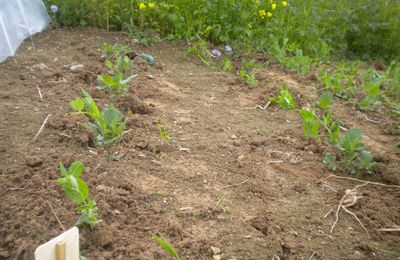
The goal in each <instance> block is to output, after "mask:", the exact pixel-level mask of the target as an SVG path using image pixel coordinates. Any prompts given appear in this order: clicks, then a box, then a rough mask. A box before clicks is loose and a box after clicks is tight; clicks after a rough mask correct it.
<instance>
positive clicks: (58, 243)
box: [35, 227, 79, 260]
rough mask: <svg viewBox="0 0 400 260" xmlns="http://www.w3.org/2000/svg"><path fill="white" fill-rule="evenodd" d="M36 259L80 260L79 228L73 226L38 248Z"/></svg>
mask: <svg viewBox="0 0 400 260" xmlns="http://www.w3.org/2000/svg"><path fill="white" fill-rule="evenodd" d="M35 260H79V229H78V228H77V227H73V228H71V229H70V230H67V231H65V232H64V233H62V234H61V235H59V236H58V237H55V238H53V239H52V240H50V241H48V242H46V243H45V244H43V245H41V246H39V247H38V248H36V250H35Z"/></svg>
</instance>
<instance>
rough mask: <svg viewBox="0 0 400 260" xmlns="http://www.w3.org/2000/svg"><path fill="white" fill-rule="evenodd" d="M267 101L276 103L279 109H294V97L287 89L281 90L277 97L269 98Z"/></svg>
mask: <svg viewBox="0 0 400 260" xmlns="http://www.w3.org/2000/svg"><path fill="white" fill-rule="evenodd" d="M269 101H271V102H274V103H277V104H278V105H279V106H280V107H281V108H284V109H286V110H291V109H295V108H296V103H295V102H294V97H293V95H292V93H290V92H289V91H288V90H287V89H282V90H281V91H280V92H279V96H276V97H271V98H270V99H269Z"/></svg>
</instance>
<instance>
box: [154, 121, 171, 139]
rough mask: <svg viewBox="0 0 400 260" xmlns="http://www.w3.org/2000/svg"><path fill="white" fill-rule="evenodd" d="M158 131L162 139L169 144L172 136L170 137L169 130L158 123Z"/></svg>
mask: <svg viewBox="0 0 400 260" xmlns="http://www.w3.org/2000/svg"><path fill="white" fill-rule="evenodd" d="M157 129H158V132H159V134H160V138H161V139H162V140H163V141H165V142H168V141H169V139H171V136H170V135H169V133H168V131H167V129H166V128H165V127H163V126H161V124H160V122H157Z"/></svg>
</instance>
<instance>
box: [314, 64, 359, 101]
mask: <svg viewBox="0 0 400 260" xmlns="http://www.w3.org/2000/svg"><path fill="white" fill-rule="evenodd" d="M318 75H319V78H320V80H321V84H322V86H323V87H324V89H327V90H329V91H332V92H333V93H334V94H335V95H336V96H338V97H340V98H342V99H345V100H348V99H350V98H353V97H354V95H355V93H356V90H357V80H356V79H357V77H358V76H359V71H358V63H347V62H339V63H338V65H337V68H336V69H335V68H329V67H326V66H323V67H322V70H321V71H320V72H319V74H318Z"/></svg>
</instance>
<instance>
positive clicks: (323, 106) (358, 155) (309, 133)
mask: <svg viewBox="0 0 400 260" xmlns="http://www.w3.org/2000/svg"><path fill="white" fill-rule="evenodd" d="M332 106H333V95H332V94H331V93H329V92H323V93H322V94H321V96H320V98H319V100H318V102H317V103H316V105H315V107H316V108H318V109H320V111H319V112H318V111H315V110H313V109H311V108H303V109H301V110H300V116H301V118H302V119H303V131H304V135H305V136H306V137H312V138H315V139H319V138H320V135H321V130H320V129H321V127H323V128H322V129H324V130H325V133H326V141H327V142H328V143H329V144H331V145H332V146H333V147H335V148H336V149H337V150H338V151H339V153H340V156H339V157H336V156H335V155H333V154H331V153H329V152H328V153H326V154H325V158H324V160H323V163H324V164H325V166H326V167H327V168H328V169H330V170H337V169H340V170H342V171H345V172H349V173H351V174H358V173H362V172H370V170H371V168H372V166H373V164H374V163H373V158H372V155H371V154H370V153H369V152H368V151H366V150H365V146H364V144H363V143H362V133H361V131H360V130H358V129H355V128H353V129H350V130H349V131H348V132H347V133H346V135H345V136H344V137H343V138H342V137H341V131H340V124H339V122H338V121H336V120H335V119H334V117H333V114H332V112H330V111H326V110H327V109H329V108H332Z"/></svg>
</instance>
